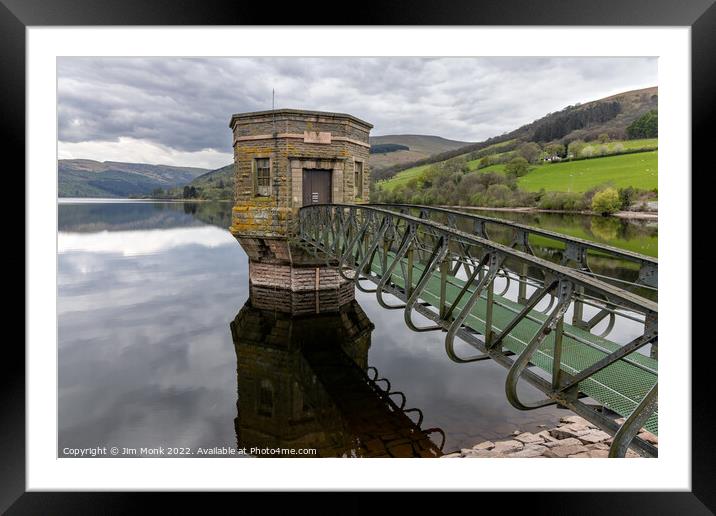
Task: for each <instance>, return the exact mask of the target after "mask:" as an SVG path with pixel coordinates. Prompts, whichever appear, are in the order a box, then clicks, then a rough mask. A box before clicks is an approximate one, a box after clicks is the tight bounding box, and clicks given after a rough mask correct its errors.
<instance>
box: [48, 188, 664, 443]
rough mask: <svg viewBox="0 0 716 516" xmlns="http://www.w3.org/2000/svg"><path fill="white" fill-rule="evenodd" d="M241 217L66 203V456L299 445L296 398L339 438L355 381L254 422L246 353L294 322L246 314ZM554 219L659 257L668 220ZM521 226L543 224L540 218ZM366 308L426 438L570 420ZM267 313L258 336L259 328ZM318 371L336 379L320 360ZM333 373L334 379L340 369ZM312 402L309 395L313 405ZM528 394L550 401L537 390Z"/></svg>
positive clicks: (382, 368) (451, 438) (388, 373)
mask: <svg viewBox="0 0 716 516" xmlns="http://www.w3.org/2000/svg"><path fill="white" fill-rule="evenodd" d="M230 213H231V207H230V204H229V203H156V202H152V203H148V202H106V203H102V202H82V203H80V202H78V203H68V202H63V203H61V204H60V205H59V239H58V253H59V256H58V296H59V297H58V317H59V414H58V417H59V450H58V454H59V455H60V456H63V455H64V454H63V449H64V448H68V447H69V448H86V447H93V446H107V447H110V446H118V447H132V448H140V447H155V446H164V447H199V446H201V447H205V448H210V447H221V446H227V447H236V446H237V445H246V443H247V442H248V441H250V440H251V439H252V438H253V437H254V436H256V435H257V433H261V435H263V436H265V435H271V436H273V438H283V437H281V436H288V437H285V438H286V439H289V440H290V439H294V442H298V441H297V440H296V439H298V438H297V437H295V436H294V434H295V433H296V428H294V427H291V428H288V427H286V426H285V421H287V419H286V418H283V419H282V418H281V417H279V416H280V413H281V412H280V410H281V409H280V407H281V405H282V403H283V404H284V405H287V406H288V405H291V407H288V408H287V409H286V410H289V409H290V410H294V411H295V410H300V411H302V412H301V413H302V414H312V415H313V416H312V417H313V419H317V420H320V421H321V423H320V424H321V425H323V426H321V427H320V428H322V429H324V430H325V428H329V427H330V428H333V426H332V425H334V421H333V419H335V418H336V417H338V416H336V415H335V414H336V411H335V407H338V408H340V407H341V406H342V405H341V403H342V400H340V399H336V396H342V395H341V394H340V393H341V392H342V391H341V385H340V382H341V381H344V382H349V380H348V379H347V378H348V375H343V376H340V375H339V376H338V377H335V375H334V379H333V380H332V382H333V383H332V384H331V381H329V380H327V381H328V383H329V384H331V385H333V387H331V388H328V389H327V393H328V396H325V394H326V393H325V392H324V393H323V394H322V395H323V396H324V397H325V398H326V400H325V403H324V404H325V405H330V407H332V408H331V409H330V410H329V409H326V408H325V407H323V408H322V407H316V406H309V405H310V404H309V403H308V401H306V400H307V399H308V398H309V396H308V395H307V394H306V392H303V391H305V390H306V388H307V387H306V386H305V385H304V386H300V385H298V386H290V385H289V387H288V389H289V390H286V391H281V390H277V391H276V392H272V394H271V396H273V398H271V403H272V404H273V405H272V406H275V407H278V408H274V409H272V410H274V411H275V413H274V412H272V414H274V415H276V421H275V422H271V421H270V418H269V419H267V420H266V421H264V422H262V423H261V424H260V425H259V424H254V423H255V422H254V421H253V420H252V419H251V417H252V416H251V412H252V410H253V408H255V407H254V404H255V403H258V404H259V405H258V406H259V410H260V408H261V403H262V402H263V401H265V400H264V399H263V396H264V394H265V393H264V392H263V391H260V392H254V391H253V390H252V389H253V388H252V387H249V384H248V383H247V381H246V380H247V378H249V377H253V376H256V374H257V370H255V369H254V368H253V365H252V362H251V360H252V359H247V357H246V356H245V355H242V356H241V358H240V359H237V357H238V356H239V353H238V351H237V349H238V347H237V342H238V341H241V342H246V341H247V340H251V339H253V341H256V340H257V339H258V340H261V339H264V338H267V337H265V335H266V334H265V333H262V331H268V330H266V327H267V326H266V325H267V324H269V325H273V326H271V327H272V328H273V327H279V326H280V324H283V323H280V324H279V323H276V321H275V320H274V319H272V317H273V315H272V314H270V313H268V314H267V313H265V311H264V312H260V313H255V312H251V313H248V312H247V310H248V309H247V310H244V311H243V312H242V308H244V307H245V305H246V304H247V300H248V297H249V284H248V261H247V257H246V255H245V254H244V252H243V251H242V249H241V247H240V246H239V245H238V243H237V242H236V240H235V239H234V238H233V237H232V236H231V234H230V233H229V232H228V230H227V229H226V228H227V227H228V226H229V224H230ZM501 216H503V217H504V213H503V214H501ZM550 217H556V218H545V216H544V215H539V221H538V222H540V223H542V224H543V227H548V228H549V229H554V230H561V231H562V232H565V233H571V234H577V235H578V236H583V237H590V235H591V236H592V237H594V236H596V237H599V235H600V233H599V232H600V231H602V233H601V236H602V237H603V238H604V240H605V241H609V242H610V243H611V244H612V245H620V244H622V243H623V244H622V246H624V247H628V248H632V247H638V248H639V249H640V250H641V251H640V252H644V253H645V254H651V252H650V250H653V252H654V253H655V250H656V238H657V236H656V226H655V225H651V226H649V225H646V224H637V225H633V226H631V225H629V223H626V226H625V225H624V224H625V223H624V222H623V221H617V222H618V224H619V227H616V229H615V227H612V226H609V227H608V228H606V229H604V228H602V227H601V226H599V224H601V223H597V225H596V226H595V225H594V222H593V221H591V220H585V219H589V217H581V218H580V217H578V216H577V217H574V216H550ZM504 218H507V217H504ZM521 221H522V222H525V223H530V221H527V220H525V217H524V216H522V217H521ZM545 221H547V222H548V223H549V225H547V222H545ZM532 222H534V221H532ZM550 225H551V227H550ZM584 232H590V235H584V234H582V233H584ZM615 232H616V233H615ZM614 234H615V235H616V236H615V237H614V238H612V236H613V235H614ZM633 250H637V249H633ZM356 300H357V302H358V308H356V309H355V310H354V312H355V313H360V312H361V310H362V312H363V313H364V314H365V316H366V317H367V319H368V320H369V322H372V324H373V325H374V326H375V328H374V329H373V330H372V334H370V341H369V347H367V348H366V349H367V355H366V354H365V349H364V350H363V356H362V358H360V360H367V364H363V366H366V365H367V366H371V367H374V368H375V369H376V370H377V371H378V372H379V376H380V377H382V378H386V379H388V380H389V382H390V384H391V387H392V390H394V391H401V392H402V393H404V395H405V397H406V399H407V401H406V407H405V408H409V407H415V408H419V409H420V411H422V414H423V415H424V420H423V422H422V428H440V429H442V431H444V433H445V435H446V443H445V446H444V451H445V452H449V451H451V450H454V449H458V448H460V447H467V446H472V445H473V444H475V443H476V442H478V441H480V440H485V439H497V438H503V437H506V436H508V435H509V434H511V433H512V432H513V431H514V430H515V429H518V428H519V429H521V430H527V431H533V430H539V429H540V427H539V425H551V424H554V423H556V422H557V421H558V419H559V417H560V416H563V415H565V414H567V413H568V412H566V411H564V410H561V409H558V408H555V407H547V408H542V409H538V410H534V411H528V412H521V411H519V410H516V409H514V408H513V407H512V406H511V405H510V404H509V403H508V402H507V400H506V398H505V394H504V381H505V374H506V370H504V369H503V368H502V367H500V366H498V365H496V364H493V363H490V362H489V361H488V362H479V363H472V364H456V363H453V362H451V361H450V360H449V359H448V358H447V356H446V355H445V352H444V345H443V337H444V335H443V334H441V333H436V332H432V333H413V332H411V331H410V330H408V329H407V327H406V326H405V325H404V322H403V313H402V311H400V310H395V311H387V310H384V309H382V308H380V307H379V306H378V304H377V303H376V301H375V297H374V296H373V295H369V294H363V293H361V292H356ZM257 317H258V322H257V323H256V325H255V326H251V325H250V324H249V326H247V325H246V322H247V321H249V322H250V321H254V320H257V319H256V318H257ZM235 319H236V320H238V321H241V322H242V323H241V324H234V325H233V326H234V328H235V331H234V335H232V328H231V327H230V325H231V323H232V321H235ZM267 321H268V322H267ZM289 324H290V322H289ZM317 324H318V325H319V326H320V325H321V324H326V323H325V320H324V322H318V323H317ZM246 328H263V329H262V330H261V331H258V332H256V331H253V330H251V331H250V332H249V331H248V330H247V329H246ZM242 332H244V333H243V334H242ZM249 333H251V334H250V335H249ZM267 346H268V345H267ZM269 347H270V346H269ZM282 352H283V353H289V355H286V356H290V352H286V351H285V350H284V351H282ZM272 356H275V354H274V355H272ZM282 356H283V355H282ZM262 357H265V355H261V356H260V357H259V358H258V359H257V363H260V362H261V361H262V360H264V358H262ZM304 358H305V357H304ZM247 360H248V361H247ZM272 360H273V359H272ZM301 360H302V361H299V362H295V364H294V363H292V364H294V365H286V364H285V361H284V362H275V363H274V362H271V363H270V364H269V365H268V366H266V367H269V368H274V370H275V367H277V366H276V364H279V363H280V364H283V365H281V366H278V367H279V368H280V367H287V368H289V369H287V373H286V374H287V375H288V376H286V377H287V378H288V377H290V378H292V379H293V380H291V381H294V380H295V378H299V380H300V378H301V374H303V373H302V372H301V371H303V369H301V368H302V367H303V366H302V365H301V364H303V363H304V362H305V360H303V358H302V359H301ZM307 360H308V363H309V364H312V365H313V367H314V369H316V367H318V368H319V369H320V368H321V366H320V364H321V363H322V362H321V358H320V357H318V358H316V357H315V356H314V357H308V358H307ZM324 362H325V360H324ZM247 364H248V365H247ZM316 364H319V365H318V366H317V365H316ZM290 368H296V370H295V371H294V370H293V369H290ZM324 369H325V368H324ZM296 371H298V372H296ZM326 371H327V372H326ZM274 372H276V371H274ZM324 372H325V375H324V378H330V374H329V373H330V371H328V369H325V371H324ZM276 374H283V372H282V371H278V372H276ZM291 375H293V376H291ZM296 375H298V376H296ZM336 378H338V379H337V380H336ZM341 378H344V380H341ZM287 381H288V380H287ZM336 382H338V383H336ZM252 385H253V384H252ZM261 385H262V384H261ZM343 387H344V390H345V389H347V388H348V387H350V386H348V387H346V385H343ZM242 390H243V393H242ZM297 391H302V392H303V395H304V397H303V398H301V399H303V402H302V406H300V407H299V408H298V409H296V407H295V405H296V403H298V402H297V401H296V400H297V399H299V398H297V397H296V396H297V395H296V392H297ZM337 393H338V394H337ZM524 395H525V396H526V397H537V396H539V393H537V392H536V391H532V389H531V388H530V387H524ZM317 396H318V395H317ZM331 396H332V397H333V398H332V401H331V400H328V398H330V397H331ZM288 398H290V399H288ZM312 399H314V401H315V399H319V400H320V399H323V398H321V397H320V396H318V397H317V398H316V397H314V398H312ZM321 403H323V402H321ZM314 404H315V402H314ZM249 405H251V406H249ZM332 410H333V412H332ZM344 412H345V411H344ZM319 416H320V417H319ZM331 418H333V419H331ZM289 419H290V418H289ZM279 420H280V421H279ZM302 424H307V423H305V421H304V423H302ZM257 425H258V426H257ZM319 426H320V425H319ZM334 426H335V425H334ZM291 432H293V434H292V433H291ZM304 433H305V432H304ZM276 436H279V437H276ZM291 436H293V437H291ZM437 440H439V439H437Z"/></svg>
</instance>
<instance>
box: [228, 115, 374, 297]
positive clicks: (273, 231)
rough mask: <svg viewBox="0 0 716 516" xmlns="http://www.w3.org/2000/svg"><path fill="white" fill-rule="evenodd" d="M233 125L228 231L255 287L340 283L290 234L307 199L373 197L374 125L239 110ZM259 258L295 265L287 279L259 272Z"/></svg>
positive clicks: (362, 200)
mask: <svg viewBox="0 0 716 516" xmlns="http://www.w3.org/2000/svg"><path fill="white" fill-rule="evenodd" d="M229 127H231V130H232V133H233V148H234V177H235V190H234V207H233V210H232V218H231V228H230V230H231V233H232V234H233V235H234V236H235V237H236V239H237V240H238V241H239V243H240V244H241V246H242V247H243V248H244V250H245V251H246V253H247V255H248V256H249V261H250V264H251V267H250V277H251V282H252V284H256V285H264V286H271V287H274V288H288V289H290V290H294V291H298V290H308V289H315V290H319V289H324V288H336V285H335V283H336V281H337V280H336V279H335V278H336V276H338V275H337V274H336V275H334V274H332V273H331V271H329V270H326V262H325V261H319V260H316V259H315V257H312V256H310V255H308V254H307V253H306V252H305V251H304V250H303V249H302V248H300V247H298V246H296V245H293V244H291V240H290V239H291V237H292V236H293V235H294V234H295V230H296V227H295V224H296V222H297V220H298V210H299V208H301V207H302V206H303V205H304V204H305V203H349V204H351V203H356V204H359V203H367V202H369V191H370V188H369V184H370V171H369V168H368V157H369V154H370V143H369V140H368V138H369V134H370V130H371V129H372V127H373V126H372V125H371V124H369V123H367V122H365V121H363V120H360V119H358V118H356V117H354V116H352V115H348V114H343V113H329V112H322V111H303V110H296V109H277V110H273V111H260V112H253V113H238V114H235V115H233V116H232V117H231V122H230V124H229ZM312 181H313V182H312ZM307 185H308V186H307ZM309 190H310V191H309ZM257 263H261V264H271V265H272V266H273V268H274V269H275V270H278V269H280V268H282V267H290V268H291V269H294V270H293V272H292V273H291V274H289V275H288V280H286V277H287V276H286V274H277V275H275V277H272V275H271V274H265V273H264V274H259V271H260V270H261V271H263V270H264V269H262V268H261V267H256V266H255V264H257ZM296 268H305V269H306V270H303V271H300V270H297V269H296ZM317 269H320V270H317ZM309 277H310V278H311V280H312V281H309ZM322 278H325V279H322ZM338 278H340V276H338ZM339 283H341V282H340V281H339ZM338 286H339V287H340V285H338Z"/></svg>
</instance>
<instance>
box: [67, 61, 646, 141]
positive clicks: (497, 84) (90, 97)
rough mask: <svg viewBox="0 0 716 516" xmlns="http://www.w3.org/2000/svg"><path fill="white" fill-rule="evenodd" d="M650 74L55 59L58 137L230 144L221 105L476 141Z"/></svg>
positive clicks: (633, 66) (551, 65)
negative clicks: (321, 115)
mask: <svg viewBox="0 0 716 516" xmlns="http://www.w3.org/2000/svg"><path fill="white" fill-rule="evenodd" d="M656 83H657V60H656V58H608V57H604V58H597V57H591V58H574V57H570V58H527V57H507V58H505V57H500V58H201V59H200V58H62V59H60V60H59V61H58V98H59V101H58V116H59V138H60V140H61V141H63V142H86V141H116V140H117V139H118V138H119V137H131V138H135V139H142V140H146V141H150V142H152V143H158V144H161V145H165V146H167V147H170V148H173V149H176V150H180V151H187V152H193V151H199V150H202V149H215V150H217V151H220V152H229V151H230V149H231V135H230V132H229V129H228V127H227V124H228V121H229V117H230V115H231V114H232V113H236V112H241V111H255V110H263V109H269V108H270V107H271V90H272V89H275V90H276V105H277V107H293V108H299V109H318V110H328V111H343V112H349V113H352V114H354V115H356V116H358V117H361V118H364V119H366V120H368V121H370V122H372V123H373V124H374V125H375V129H374V130H373V134H375V135H380V134H396V133H413V134H436V135H440V136H443V137H446V138H452V139H458V140H468V141H480V140H483V139H485V138H489V137H491V136H495V135H498V134H502V133H504V132H507V131H510V130H512V129H514V128H516V127H518V126H520V125H522V124H524V123H528V122H531V121H533V120H535V119H536V118H539V117H540V116H542V115H544V114H546V113H547V112H552V111H556V110H559V109H561V108H562V107H564V106H566V105H568V104H573V103H575V102H585V101H588V100H593V99H595V98H599V97H602V96H606V95H609V94H613V93H617V92H619V91H623V90H626V89H632V88H639V87H646V86H651V85H655V84H656Z"/></svg>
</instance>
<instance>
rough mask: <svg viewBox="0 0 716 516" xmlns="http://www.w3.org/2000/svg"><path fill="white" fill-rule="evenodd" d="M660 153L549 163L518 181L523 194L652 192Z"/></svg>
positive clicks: (646, 143)
mask: <svg viewBox="0 0 716 516" xmlns="http://www.w3.org/2000/svg"><path fill="white" fill-rule="evenodd" d="M616 143H621V144H622V145H623V146H624V148H625V149H641V148H656V147H657V145H658V140H657V139H656V138H650V139H642V140H626V141H620V142H611V143H609V144H607V146H613V145H615V144H616ZM657 155H658V151H656V150H654V151H647V152H639V153H635V154H622V155H617V156H604V157H601V158H592V159H585V160H577V161H567V162H564V163H545V164H540V165H534V166H533V167H532V170H531V171H530V172H529V173H528V174H527V175H526V176H523V177H521V178H520V179H519V180H518V185H519V187H520V188H522V189H523V190H528V191H538V190H540V189H542V188H544V189H545V190H547V191H557V192H585V191H587V190H589V189H590V188H593V187H595V186H599V185H601V184H605V183H611V184H613V185H614V186H615V187H617V188H623V187H627V186H632V187H634V188H642V189H646V190H651V189H653V188H658V175H657V172H658V166H657V161H658V160H657ZM478 162H479V160H474V161H470V162H468V166H469V167H470V170H473V171H474V170H475V168H476V167H477V163H478ZM430 166H431V165H421V166H419V167H413V168H409V169H407V170H403V171H402V172H400V173H398V174H397V175H396V176H395V177H393V178H391V179H388V180H386V181H381V182H380V183H378V184H379V187H380V188H382V189H384V190H385V191H388V192H392V191H393V189H395V188H396V187H397V186H399V185H404V184H405V183H407V182H408V181H410V180H411V179H417V180H418V181H420V179H421V177H422V175H423V172H424V171H425V170H427V169H428V168H429V167H430ZM504 171H505V165H504V164H496V165H490V166H489V167H485V168H481V169H479V171H478V172H477V173H483V172H501V173H502V172H504Z"/></svg>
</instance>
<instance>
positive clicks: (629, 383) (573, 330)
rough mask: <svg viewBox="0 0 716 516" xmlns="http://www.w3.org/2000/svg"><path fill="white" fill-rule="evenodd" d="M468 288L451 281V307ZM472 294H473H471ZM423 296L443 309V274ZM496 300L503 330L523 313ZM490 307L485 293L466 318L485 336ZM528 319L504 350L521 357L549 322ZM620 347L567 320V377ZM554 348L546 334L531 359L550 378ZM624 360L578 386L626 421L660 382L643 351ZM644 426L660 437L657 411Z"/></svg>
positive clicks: (496, 319)
mask: <svg viewBox="0 0 716 516" xmlns="http://www.w3.org/2000/svg"><path fill="white" fill-rule="evenodd" d="M393 256H394V255H393ZM393 256H391V255H390V254H389V258H388V260H392V259H393ZM402 261H403V264H402V265H403V266H402V267H401V266H398V267H396V268H395V269H394V271H395V272H394V273H393V274H392V278H391V280H392V282H393V283H395V284H396V285H397V286H399V287H400V288H401V289H404V288H405V282H406V280H405V278H404V276H403V273H402V272H400V271H401V268H402V269H404V268H407V261H406V260H405V259H403V260H402ZM376 262H378V260H377V259H374V260H373V262H372V264H371V269H372V271H373V272H374V273H375V274H377V275H380V274H381V273H382V270H383V269H382V267H381V265H380V264H379V263H376ZM413 267H414V269H413V287H415V286H416V285H417V281H418V279H419V278H420V275H421V274H422V272H423V270H424V269H423V267H422V266H421V265H419V264H414V265H413ZM464 285H465V281H464V280H462V279H460V278H457V277H453V276H451V277H450V278H449V280H448V282H447V285H446V293H445V297H446V304H447V306H448V307H450V306H451V304H452V303H453V302H454V300H455V299H456V298H457V296H458V294H459V292H460V290H461V289H462V288H463V286H464ZM471 291H472V290H470V291H469V292H471ZM420 297H421V298H422V300H423V301H425V302H427V303H430V304H431V305H432V306H434V307H438V306H439V303H440V273H439V272H435V273H434V274H433V275H432V277H431V278H430V279H429V280H428V283H427V285H426V287H425V289H424V290H423V292H422V294H421V296H420ZM468 298H469V295H468V294H465V295H464V296H463V297H462V299H461V300H460V301H459V302H458V305H457V307H456V309H457V308H461V307H462V306H464V305H465V303H466V302H467V299H468ZM494 301H495V303H494V307H493V313H492V326H493V330H496V331H498V332H499V331H501V330H502V329H503V328H505V327H506V326H507V325H508V323H509V322H510V321H511V320H512V319H513V318H514V317H515V315H516V314H517V313H519V312H520V310H521V309H522V305H520V304H519V303H516V302H514V301H511V300H509V299H507V298H505V297H502V296H498V295H497V294H495V295H494ZM486 306H487V301H486V293H483V294H482V296H481V299H480V300H479V301H478V302H477V303H475V306H474V307H473V309H472V310H471V312H470V314H469V315H468V316H467V318H466V319H465V322H464V325H465V326H467V327H469V328H471V329H472V330H475V331H477V332H479V333H481V334H484V332H485V319H484V317H485V313H486ZM456 313H457V312H456ZM530 317H531V318H532V319H534V320H529V319H523V320H522V321H520V323H519V324H518V325H517V326H516V327H515V328H514V329H513V330H512V331H511V332H510V333H509V334H508V335H507V336H506V337H505V338H504V340H503V341H502V345H503V346H504V348H506V349H508V350H509V351H512V352H513V353H515V354H520V353H521V352H522V351H523V350H524V349H525V348H526V347H527V345H528V344H529V342H530V340H532V337H533V336H534V335H535V333H536V332H537V330H538V329H539V328H540V326H541V324H542V322H544V320H545V319H546V318H547V315H545V314H541V313H540V312H538V311H536V310H533V311H532V313H531V314H530ZM575 337H576V338H575ZM577 339H580V340H582V341H586V342H588V343H589V344H585V343H584V342H580V341H579V340H577ZM620 347H621V346H620V345H619V344H617V343H615V342H612V341H610V340H607V339H604V338H601V337H598V336H596V335H594V334H592V333H590V332H589V331H586V330H583V329H581V328H577V327H575V326H572V325H569V324H567V322H566V321H565V323H564V336H563V338H562V355H561V364H560V366H561V369H562V370H563V371H565V372H566V373H568V374H572V375H574V374H576V373H578V372H580V371H582V370H584V369H586V368H587V367H589V366H591V365H592V364H594V363H595V362H597V361H598V360H600V359H602V358H603V357H605V356H606V355H607V354H609V353H611V352H613V351H615V350H617V349H619V348H620ZM553 348H554V332H553V333H551V334H550V335H547V337H546V339H545V341H544V342H543V343H542V345H541V346H540V347H539V348H538V350H537V352H536V353H535V354H534V355H533V357H532V359H531V362H532V363H533V364H534V365H535V366H536V367H538V368H539V369H541V370H543V371H546V372H548V373H550V374H551V372H552V352H553ZM626 360H627V361H625V360H619V361H617V362H615V363H613V364H611V365H609V366H607V367H606V368H604V369H602V370H601V371H599V372H597V373H595V374H594V375H592V376H591V377H589V378H587V379H585V380H584V381H582V382H580V384H579V390H580V391H581V392H583V393H584V394H586V395H588V396H589V397H591V398H592V399H594V400H596V401H598V402H599V403H601V404H602V405H604V406H605V407H607V408H609V409H610V410H613V411H614V412H616V413H618V414H619V415H621V416H623V417H625V418H626V417H629V415H630V414H631V413H632V412H633V411H634V409H635V408H636V407H637V405H638V404H639V402H640V401H641V400H642V399H643V398H644V396H645V395H646V394H647V393H648V392H649V390H650V389H651V387H653V386H654V384H656V382H657V380H658V378H657V368H658V362H657V360H655V359H653V358H650V357H648V356H646V355H643V354H641V353H639V352H633V353H631V354H629V355H628V356H627V357H626ZM629 362H631V363H629ZM644 426H645V428H646V429H647V430H649V431H650V432H652V433H654V434H655V435H658V413H657V412H654V414H653V415H652V416H651V417H650V418H649V420H648V421H647V423H646V424H645V425H644Z"/></svg>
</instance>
